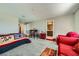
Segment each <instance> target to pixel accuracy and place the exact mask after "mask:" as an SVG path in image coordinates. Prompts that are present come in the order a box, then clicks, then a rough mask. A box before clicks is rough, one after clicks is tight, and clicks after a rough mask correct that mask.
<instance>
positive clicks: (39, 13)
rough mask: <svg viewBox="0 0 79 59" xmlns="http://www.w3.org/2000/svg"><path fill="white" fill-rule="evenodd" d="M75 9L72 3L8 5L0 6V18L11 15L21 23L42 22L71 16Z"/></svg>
mask: <svg viewBox="0 0 79 59" xmlns="http://www.w3.org/2000/svg"><path fill="white" fill-rule="evenodd" d="M77 8H78V4H72V3H51V4H47V3H43V4H41V3H37V4H34V3H31V4H28V3H26V4H25V3H23V4H21V3H17V4H12V3H9V4H0V16H1V15H10V16H11V15H12V16H16V17H17V18H18V19H20V20H21V21H23V22H31V21H34V20H43V19H48V18H53V17H56V16H61V15H65V14H72V13H74V12H75V11H76V10H77Z"/></svg>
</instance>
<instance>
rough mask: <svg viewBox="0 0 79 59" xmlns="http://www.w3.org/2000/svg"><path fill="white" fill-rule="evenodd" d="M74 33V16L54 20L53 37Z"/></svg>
mask: <svg viewBox="0 0 79 59" xmlns="http://www.w3.org/2000/svg"><path fill="white" fill-rule="evenodd" d="M69 31H74V15H64V16H60V17H57V18H54V36H55V37H56V36H57V35H59V34H66V33H68V32H69Z"/></svg>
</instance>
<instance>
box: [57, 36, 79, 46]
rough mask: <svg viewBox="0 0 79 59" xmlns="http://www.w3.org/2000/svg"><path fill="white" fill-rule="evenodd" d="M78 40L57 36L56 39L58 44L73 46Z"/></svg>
mask: <svg viewBox="0 0 79 59" xmlns="http://www.w3.org/2000/svg"><path fill="white" fill-rule="evenodd" d="M77 40H78V38H74V37H65V36H59V37H58V43H60V42H61V43H64V44H67V45H74V44H75V43H76V42H77Z"/></svg>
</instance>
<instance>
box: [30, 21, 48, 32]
mask: <svg viewBox="0 0 79 59" xmlns="http://www.w3.org/2000/svg"><path fill="white" fill-rule="evenodd" d="M46 26H47V25H46V20H38V21H34V22H32V23H30V29H34V28H35V29H38V30H39V32H41V31H43V32H46Z"/></svg>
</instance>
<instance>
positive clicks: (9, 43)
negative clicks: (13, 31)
mask: <svg viewBox="0 0 79 59" xmlns="http://www.w3.org/2000/svg"><path fill="white" fill-rule="evenodd" d="M4 36H5V37H6V39H4V38H5V37H4V38H3V36H0V41H2V42H3V43H1V42H0V54H2V53H4V52H6V51H9V50H11V49H13V48H15V47H18V46H20V45H23V44H26V43H31V41H30V40H29V39H28V38H26V37H21V38H19V39H15V38H14V35H4ZM8 38H9V39H8Z"/></svg>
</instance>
